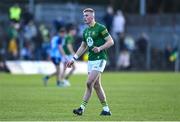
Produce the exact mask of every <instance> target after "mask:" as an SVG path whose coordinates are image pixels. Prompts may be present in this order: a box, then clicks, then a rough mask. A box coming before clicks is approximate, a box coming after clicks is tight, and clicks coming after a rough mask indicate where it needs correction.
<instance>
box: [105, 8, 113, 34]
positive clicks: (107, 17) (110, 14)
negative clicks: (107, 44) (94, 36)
mask: <svg viewBox="0 0 180 122" xmlns="http://www.w3.org/2000/svg"><path fill="white" fill-rule="evenodd" d="M113 17H114V11H113V8H112V6H108V7H107V11H106V14H105V15H104V17H103V21H104V23H105V25H106V27H107V29H108V31H109V32H111V28H112V22H113Z"/></svg>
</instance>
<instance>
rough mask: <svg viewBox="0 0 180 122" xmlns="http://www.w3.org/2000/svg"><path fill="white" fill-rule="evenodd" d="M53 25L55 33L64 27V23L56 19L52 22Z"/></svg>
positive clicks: (60, 19)
mask: <svg viewBox="0 0 180 122" xmlns="http://www.w3.org/2000/svg"><path fill="white" fill-rule="evenodd" d="M53 25H54V27H55V33H56V32H58V31H59V29H60V28H62V27H64V26H65V22H64V20H63V19H62V18H57V19H55V20H54V21H53Z"/></svg>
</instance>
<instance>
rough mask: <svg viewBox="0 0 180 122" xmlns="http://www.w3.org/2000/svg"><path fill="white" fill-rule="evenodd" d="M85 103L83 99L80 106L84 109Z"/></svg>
mask: <svg viewBox="0 0 180 122" xmlns="http://www.w3.org/2000/svg"><path fill="white" fill-rule="evenodd" d="M87 103H88V102H87V101H84V100H83V101H82V103H81V105H80V107H81V108H82V109H83V110H84V109H85V108H86V105H87Z"/></svg>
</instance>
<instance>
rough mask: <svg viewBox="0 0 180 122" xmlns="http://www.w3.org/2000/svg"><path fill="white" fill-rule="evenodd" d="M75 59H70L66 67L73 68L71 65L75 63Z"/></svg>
mask: <svg viewBox="0 0 180 122" xmlns="http://www.w3.org/2000/svg"><path fill="white" fill-rule="evenodd" d="M73 63H74V61H73V60H70V61H68V62H67V63H66V67H68V68H71V66H72V65H73Z"/></svg>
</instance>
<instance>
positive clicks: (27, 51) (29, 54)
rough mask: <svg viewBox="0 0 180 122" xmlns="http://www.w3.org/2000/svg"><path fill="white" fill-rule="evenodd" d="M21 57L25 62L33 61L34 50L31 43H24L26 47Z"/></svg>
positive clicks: (21, 52)
mask: <svg viewBox="0 0 180 122" xmlns="http://www.w3.org/2000/svg"><path fill="white" fill-rule="evenodd" d="M20 56H21V57H22V59H23V60H31V59H32V57H33V56H32V48H31V45H30V44H29V42H24V46H23V48H22V49H21V51H20Z"/></svg>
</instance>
